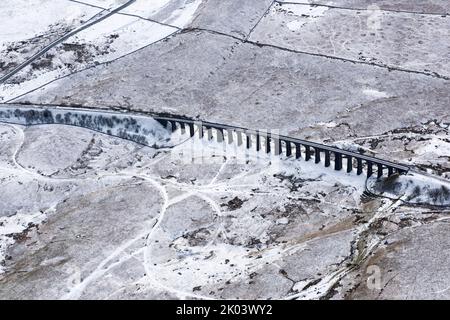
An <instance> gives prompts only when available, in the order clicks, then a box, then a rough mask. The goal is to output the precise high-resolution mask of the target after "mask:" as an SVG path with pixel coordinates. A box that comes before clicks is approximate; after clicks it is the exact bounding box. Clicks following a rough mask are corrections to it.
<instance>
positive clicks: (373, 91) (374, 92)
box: [363, 89, 389, 99]
mask: <svg viewBox="0 0 450 320" xmlns="http://www.w3.org/2000/svg"><path fill="white" fill-rule="evenodd" d="M363 93H364V94H365V95H366V96H369V97H373V98H377V99H381V98H388V97H389V95H388V94H387V93H386V92H383V91H378V90H376V89H364V90H363Z"/></svg>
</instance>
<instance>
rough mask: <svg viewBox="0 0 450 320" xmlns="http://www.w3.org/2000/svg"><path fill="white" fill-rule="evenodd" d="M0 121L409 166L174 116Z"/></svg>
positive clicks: (47, 113)
mask: <svg viewBox="0 0 450 320" xmlns="http://www.w3.org/2000/svg"><path fill="white" fill-rule="evenodd" d="M0 122H5V123H13V124H20V125H26V126H31V125H40V124H62V125H71V126H77V127H83V128H87V129H90V130H94V131H98V132H102V133H105V134H108V135H112V136H116V137H120V138H123V139H127V140H131V141H134V142H137V143H140V144H143V145H147V146H157V145H158V144H159V145H161V144H164V143H168V141H170V136H171V135H172V132H174V131H177V130H180V132H181V133H182V134H186V135H189V136H190V137H192V138H198V139H207V140H215V141H217V142H219V143H224V144H233V143H235V144H237V146H239V147H242V148H246V149H252V150H255V151H257V152H264V153H272V154H274V155H278V156H285V157H292V158H295V159H303V160H305V161H314V162H315V163H316V164H318V165H320V164H321V165H323V166H324V167H334V169H335V170H338V171H340V170H345V171H346V172H348V173H351V172H353V173H355V174H357V175H362V174H363V173H364V174H365V175H366V176H367V177H371V176H372V175H375V174H376V176H377V177H378V178H381V177H383V176H387V177H389V176H392V175H394V174H404V173H407V172H408V171H409V169H410V168H409V167H408V166H406V165H402V164H398V163H394V162H390V161H386V160H383V159H379V158H375V157H371V156H367V155H364V154H360V153H357V152H351V151H347V150H343V149H340V148H337V147H332V146H328V145H324V144H320V143H316V142H311V141H307V140H302V139H296V138H292V137H287V136H284V135H278V134H274V133H271V132H264V131H261V130H250V129H246V128H241V127H236V126H230V125H224V124H218V123H212V122H205V121H196V120H192V119H182V118H176V117H170V116H158V115H144V114H138V113H120V112H112V111H107V110H94V109H82V108H76V109H74V108H65V107H16V106H11V107H0Z"/></svg>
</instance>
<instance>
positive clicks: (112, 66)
mask: <svg viewBox="0 0 450 320" xmlns="http://www.w3.org/2000/svg"><path fill="white" fill-rule="evenodd" d="M284 2H288V3H284ZM297 2H298V3H297ZM306 2H307V1H276V2H274V1H271V0H258V1H253V0H252V1H250V0H249V1H239V0H227V1H221V0H208V1H202V0H136V1H127V0H81V1H75V0H74V1H71V0H52V1H50V0H3V1H1V2H0V78H2V79H6V78H7V79H6V80H5V81H4V82H3V83H0V109H1V108H11V107H14V106H19V107H27V106H40V107H42V106H43V105H51V106H56V107H61V106H70V107H71V108H80V107H83V108H102V109H104V110H105V109H106V110H109V109H114V110H120V112H122V114H123V115H124V117H126V113H127V112H129V111H138V112H146V113H152V112H153V113H158V114H165V113H170V114H172V115H175V116H187V117H190V118H192V119H196V120H197V119H198V120H205V121H214V122H218V123H226V124H231V125H236V126H242V127H246V128H250V129H263V130H264V129H268V130H277V131H278V132H281V133H282V134H286V135H289V136H294V137H297V138H303V139H308V140H312V141H317V142H321V143H327V144H330V145H335V146H338V147H341V148H343V149H348V150H352V151H356V152H361V153H364V154H368V155H372V156H376V157H379V158H383V159H386V160H391V161H397V162H400V163H404V164H407V165H409V166H411V168H412V170H411V171H410V172H409V173H408V174H407V175H404V176H394V177H391V178H387V179H378V180H377V179H376V178H374V177H372V178H370V179H365V177H364V176H356V175H355V174H354V173H345V172H340V171H339V172H338V171H334V170H332V169H331V168H324V166H323V165H321V164H319V165H316V164H314V163H313V162H312V161H310V162H305V161H302V160H299V161H295V160H293V159H290V158H289V159H286V158H280V157H276V156H274V155H265V154H261V153H256V152H244V151H242V150H241V149H239V148H236V147H232V146H230V145H227V146H224V145H223V144H219V143H214V142H211V141H205V140H199V139H198V138H190V137H188V136H186V135H182V134H181V132H175V133H174V134H172V135H170V134H169V133H168V132H166V131H165V130H163V129H161V128H160V127H156V126H155V123H154V122H152V121H146V120H145V121H144V120H143V122H142V123H143V124H145V125H144V126H143V127H145V128H147V127H148V128H149V129H152V130H149V131H148V132H146V134H147V137H146V138H147V139H148V140H147V142H152V143H148V144H149V145H152V147H149V146H143V145H142V144H138V143H135V142H132V141H128V140H123V139H120V138H117V137H113V136H110V135H105V134H103V133H100V132H94V131H90V130H88V129H85V128H79V127H73V126H63V125H38V126H30V127H25V126H23V125H19V124H7V123H0V298H1V299H24V298H29V299H37V298H56V299H113V298H120V299H149V298H152V299H168V298H177V299H194V298H199V299H223V298H246V299H297V298H298V299H359V298H363V299H367V298H369V299H392V298H409V299H414V298H432V299H436V298H447V299H448V298H449V294H450V291H449V290H448V288H449V287H450V278H449V274H448V268H447V266H448V263H449V261H450V251H449V250H448V247H449V246H450V240H449V239H450V238H449V237H448V233H449V231H450V228H449V214H450V182H449V178H450V116H449V113H448V106H449V104H450V95H449V94H450V92H449V90H448V88H449V86H448V81H449V59H448V53H449V50H448V43H450V42H449V41H450V34H449V32H448V19H449V15H448V12H449V9H450V7H449V3H448V1H446V0H433V1H427V2H423V1H422V2H417V1H416V2H414V1H406V0H401V1H397V2H395V3H394V2H392V1H375V2H376V3H375V2H374V1H368V0H367V1H366V0H364V1H354V0H335V1H333V2H330V1H325V0H324V1H322V0H311V1H309V2H310V3H311V4H313V5H310V4H307V3H306ZM117 8H121V10H119V11H118V12H115V10H116V9H117ZM67 35H70V36H67ZM430 48H432V49H433V50H431V49H430ZM43 51H46V52H45V53H42V55H39V52H43ZM37 54H38V56H36V55H37ZM27 61H28V62H29V63H28V64H27V65H26V66H25V65H23V68H19V67H20V66H21V64H24V63H26V62H27ZM9 75H10V76H9ZM3 110H5V109H3ZM60 110H61V109H60ZM119 129H120V128H119ZM119 129H118V130H119ZM137 133H138V132H136V134H137ZM161 140H164V141H165V142H167V141H169V142H170V143H165V144H159V143H158V142H159V141H161Z"/></svg>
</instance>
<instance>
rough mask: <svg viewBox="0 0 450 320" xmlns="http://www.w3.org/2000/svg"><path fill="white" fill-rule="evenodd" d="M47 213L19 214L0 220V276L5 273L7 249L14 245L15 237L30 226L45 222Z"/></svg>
mask: <svg viewBox="0 0 450 320" xmlns="http://www.w3.org/2000/svg"><path fill="white" fill-rule="evenodd" d="M46 216H47V215H46V213H44V212H38V213H35V214H24V213H17V214H15V215H13V216H10V217H1V218H0V274H2V273H4V272H5V270H4V268H3V266H4V262H5V260H6V257H7V254H6V252H7V249H8V247H10V246H11V245H13V244H14V243H15V242H16V240H14V235H17V234H20V233H22V232H24V231H25V230H27V229H28V228H29V227H30V226H32V225H36V224H39V223H41V222H43V221H44V220H45V218H46Z"/></svg>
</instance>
